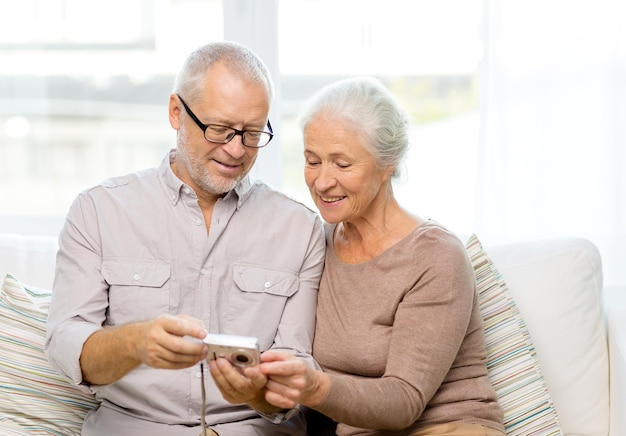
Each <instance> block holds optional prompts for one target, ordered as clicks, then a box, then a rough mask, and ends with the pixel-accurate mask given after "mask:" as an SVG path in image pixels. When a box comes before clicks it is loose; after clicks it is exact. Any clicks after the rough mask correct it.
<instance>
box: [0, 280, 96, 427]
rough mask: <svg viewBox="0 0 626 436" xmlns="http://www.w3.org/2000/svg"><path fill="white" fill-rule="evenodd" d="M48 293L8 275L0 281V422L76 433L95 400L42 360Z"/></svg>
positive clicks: (49, 293)
mask: <svg viewBox="0 0 626 436" xmlns="http://www.w3.org/2000/svg"><path fill="white" fill-rule="evenodd" d="M50 296H51V292H50V291H48V290H45V289H38V288H34V287H29V286H25V285H23V284H22V283H21V282H20V281H19V280H18V279H17V278H15V277H13V276H11V275H7V276H6V278H5V279H4V282H3V283H2V289H1V291H0V425H3V426H5V427H7V426H9V427H12V428H20V429H23V430H25V431H28V432H30V433H31V434H60V435H64V436H67V435H74V434H80V429H81V427H82V423H83V420H84V418H85V415H86V414H87V412H88V411H89V410H91V409H92V408H93V407H95V405H96V404H97V402H96V401H95V399H94V398H93V397H92V396H88V395H85V394H84V393H83V392H81V391H80V390H79V389H78V388H77V387H76V386H74V385H72V384H71V383H70V382H69V381H68V380H67V379H66V378H65V377H63V376H62V375H60V374H59V373H57V372H56V371H55V370H54V369H53V368H52V367H51V366H50V364H49V363H48V359H47V358H46V355H45V353H44V350H43V347H44V342H45V334H46V319H47V315H48V307H49V304H50ZM0 429H2V430H4V428H0ZM7 431H8V430H7ZM0 434H5V433H0ZM7 434H11V433H7Z"/></svg>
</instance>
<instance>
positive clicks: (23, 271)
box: [0, 234, 58, 289]
mask: <svg viewBox="0 0 626 436" xmlns="http://www.w3.org/2000/svg"><path fill="white" fill-rule="evenodd" d="M57 248H58V242H57V238H56V237H53V236H23V235H16V234H0V278H4V276H5V275H6V274H7V273H10V274H13V275H14V276H15V277H17V278H18V279H20V280H21V281H22V282H24V283H27V284H29V285H30V286H36V287H39V288H45V289H52V282H53V280H54V266H55V262H56V252H57Z"/></svg>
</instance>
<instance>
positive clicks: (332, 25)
mask: <svg viewBox="0 0 626 436" xmlns="http://www.w3.org/2000/svg"><path fill="white" fill-rule="evenodd" d="M221 39H230V40H236V41H239V42H242V43H244V44H246V45H248V46H250V47H251V48H252V49H254V50H255V51H256V52H257V53H258V54H259V55H260V56H261V57H262V58H263V59H264V60H265V61H266V63H267V64H268V66H269V68H270V70H271V71H272V74H273V77H274V80H275V82H276V85H277V98H276V101H275V102H274V106H273V109H272V112H271V114H270V116H271V119H272V124H273V125H274V127H275V130H276V131H277V132H278V134H277V136H276V138H275V140H274V141H273V142H272V143H271V145H270V146H268V147H267V148H265V149H263V150H262V151H261V152H260V157H259V161H258V162H257V165H256V167H255V169H254V174H255V176H258V177H261V178H263V179H265V180H266V181H268V182H269V183H271V184H273V185H275V186H277V187H279V188H280V189H283V190H285V191H286V192H288V193H289V194H290V195H292V196H294V197H296V198H298V199H300V200H301V201H303V202H304V203H306V204H311V202H310V199H309V197H308V193H307V192H306V188H305V185H304V182H303V179H302V166H303V158H302V144H301V138H300V134H299V132H298V129H297V127H296V125H295V122H294V121H295V117H296V115H297V113H298V110H299V108H300V107H301V105H302V103H303V101H304V100H305V99H306V97H308V96H309V95H311V94H312V93H313V92H314V91H315V90H316V89H317V88H319V87H320V86H322V85H323V84H326V83H329V82H331V81H334V80H336V79H339V78H343V77H347V76H353V75H374V76H377V77H379V78H380V79H381V80H383V81H384V82H385V83H386V84H387V86H388V87H389V88H390V89H391V90H392V92H394V94H395V95H396V96H397V97H398V98H399V99H400V101H401V102H402V103H403V104H404V105H405V106H406V107H407V109H408V110H409V111H410V113H411V115H412V148H411V152H410V155H409V158H408V159H407V162H406V165H405V169H406V171H405V177H404V180H403V181H402V183H399V184H398V185H397V186H396V188H395V189H396V194H397V196H398V198H399V199H400V201H401V202H402V204H403V205H404V206H405V207H407V208H408V209H410V210H411V211H413V212H415V213H416V214H419V215H421V216H423V217H426V218H433V219H436V220H438V221H439V222H441V223H443V224H444V225H447V226H448V227H450V228H451V229H452V230H453V231H455V232H457V233H458V234H460V235H461V236H462V237H466V236H468V235H469V234H471V233H474V232H475V233H477V234H478V236H479V237H480V238H481V240H483V242H484V243H486V244H499V243H507V242H513V241H522V240H532V239H543V238H551V237H560V236H576V237H584V238H587V239H590V240H591V241H592V242H594V243H595V244H596V245H597V246H598V247H599V248H600V250H601V253H602V256H603V260H604V269H605V282H606V283H607V284H626V268H625V267H626V260H625V259H626V5H625V4H624V2H622V1H620V0H595V1H591V0H589V1H584V0H570V1H565V0H562V1H557V0H543V1H539V0H508V1H506V2H504V1H489V0H486V1H479V0H431V1H424V0H224V1H220V0H109V1H107V2H101V1H95V0H20V1H19V2H16V1H14V0H0V232H14V233H26V234H56V233H58V231H59V229H60V226H61V225H62V222H63V216H64V215H65V213H66V212H67V209H68V207H69V205H70V203H71V201H72V199H73V198H74V197H75V196H76V194H77V193H78V192H80V191H81V190H83V189H85V188H87V187H89V186H91V185H93V184H94V183H97V182H98V181H100V180H102V179H104V178H106V177H110V176H113V175H121V174H125V173H127V172H131V171H136V170H139V169H143V168H147V167H153V166H156V165H158V164H159V163H160V161H161V159H162V158H163V156H164V154H165V152H166V151H167V150H168V149H169V148H171V147H173V146H174V138H175V136H174V131H173V130H172V129H171V128H170V126H169V124H168V120H167V100H168V96H169V93H170V90H171V87H172V85H173V80H174V75H175V74H176V72H177V71H178V69H179V67H180V66H181V64H182V62H183V60H184V58H185V57H186V56H187V54H188V53H189V52H190V51H191V50H193V49H194V48H196V47H197V46H199V45H201V44H204V43H205V42H208V41H212V40H221Z"/></svg>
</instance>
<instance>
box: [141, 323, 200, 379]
mask: <svg viewBox="0 0 626 436" xmlns="http://www.w3.org/2000/svg"><path fill="white" fill-rule="evenodd" d="M205 336H206V331H205V329H204V325H202V321H200V320H199V319H196V318H192V317H190V316H186V315H178V316H172V315H161V316H159V317H158V318H155V319H154V320H152V321H150V322H148V323H146V324H145V326H144V331H143V333H142V334H141V336H140V338H139V341H138V343H137V354H138V357H139V360H140V361H141V363H145V364H146V365H148V366H151V367H153V368H162V369H181V368H188V367H190V366H193V365H195V364H196V363H198V362H199V361H200V360H202V359H205V358H206V356H207V351H208V349H207V346H206V345H205V344H203V343H202V339H203V338H204V337H205Z"/></svg>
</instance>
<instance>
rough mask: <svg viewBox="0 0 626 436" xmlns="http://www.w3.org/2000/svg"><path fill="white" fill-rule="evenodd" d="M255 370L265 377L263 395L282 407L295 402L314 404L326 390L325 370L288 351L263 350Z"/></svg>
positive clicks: (327, 379) (327, 386)
mask: <svg viewBox="0 0 626 436" xmlns="http://www.w3.org/2000/svg"><path fill="white" fill-rule="evenodd" d="M259 370H260V371H261V373H263V374H264V375H266V376H267V377H268V381H267V384H266V386H265V388H266V393H265V399H266V400H267V402H268V403H270V404H273V405H275V406H277V407H281V408H284V409H291V408H293V407H295V405H296V404H298V403H299V404H302V405H305V406H308V407H312V408H314V407H316V406H318V405H319V404H320V403H321V402H322V401H323V400H324V398H326V395H327V394H328V391H329V390H330V379H329V378H328V376H327V375H326V374H324V373H323V372H321V371H317V370H315V369H313V368H311V367H310V366H309V365H307V363H306V362H305V361H304V360H303V359H300V358H298V357H295V356H293V355H291V354H289V353H284V352H280V351H266V352H265V353H263V354H262V355H261V364H260V365H259Z"/></svg>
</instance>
